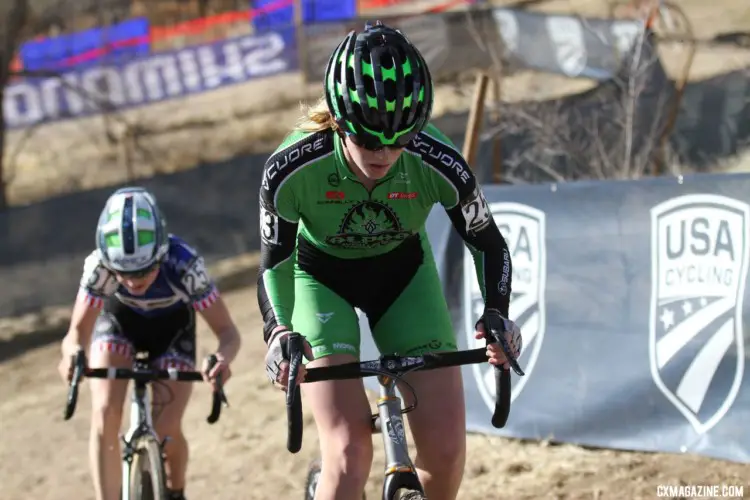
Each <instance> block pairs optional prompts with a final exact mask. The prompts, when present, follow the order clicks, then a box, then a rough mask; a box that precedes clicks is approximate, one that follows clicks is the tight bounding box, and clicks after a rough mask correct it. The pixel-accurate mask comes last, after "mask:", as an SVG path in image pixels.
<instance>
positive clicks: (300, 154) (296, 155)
mask: <svg viewBox="0 0 750 500" xmlns="http://www.w3.org/2000/svg"><path fill="white" fill-rule="evenodd" d="M330 154H333V151H332V149H331V141H330V140H329V139H328V136H327V135H324V134H319V135H316V136H312V139H310V138H305V139H303V140H300V141H298V142H296V143H294V144H292V145H291V146H290V147H288V148H286V149H283V150H281V151H279V152H277V153H276V154H274V155H273V156H271V158H269V160H268V162H267V163H266V168H265V171H264V173H263V181H262V183H261V185H262V186H263V189H265V190H271V186H272V185H273V189H276V186H279V185H280V184H281V179H283V178H284V177H286V176H287V175H289V174H290V173H291V172H293V171H295V170H296V169H298V168H301V167H304V166H305V165H307V164H309V163H311V162H313V161H317V160H320V159H322V158H323V157H325V156H327V155H330Z"/></svg>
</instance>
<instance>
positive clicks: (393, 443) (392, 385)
mask: <svg viewBox="0 0 750 500" xmlns="http://www.w3.org/2000/svg"><path fill="white" fill-rule="evenodd" d="M378 383H379V392H380V397H379V398H378V416H377V417H376V418H373V420H372V431H373V434H375V433H378V432H379V433H381V434H382V435H383V448H384V450H385V480H384V481H383V500H392V499H393V498H396V492H397V491H398V490H399V489H402V488H405V489H412V490H417V491H419V492H421V493H422V494H424V489H423V488H422V484H421V483H420V482H419V478H418V477H417V472H416V470H415V468H414V463H413V462H412V461H411V458H410V457H409V450H408V447H407V441H406V430H405V429H404V421H403V417H402V416H401V398H400V397H399V396H398V395H397V394H396V380H395V379H393V378H391V377H386V376H383V375H380V376H378ZM383 422H385V432H383Z"/></svg>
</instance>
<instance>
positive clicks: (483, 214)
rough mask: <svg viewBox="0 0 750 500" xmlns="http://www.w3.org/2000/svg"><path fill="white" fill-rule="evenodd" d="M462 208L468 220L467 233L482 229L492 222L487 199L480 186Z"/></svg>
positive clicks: (465, 218)
mask: <svg viewBox="0 0 750 500" xmlns="http://www.w3.org/2000/svg"><path fill="white" fill-rule="evenodd" d="M461 210H462V212H463V214H464V220H465V221H466V232H467V233H472V232H477V231H480V230H482V229H484V227H486V226H487V224H489V223H490V217H492V215H491V214H490V209H489V207H488V206H487V201H486V200H485V199H484V195H483V194H482V191H481V190H479V188H478V187H477V188H476V189H474V193H473V194H472V196H471V197H470V198H469V199H468V200H467V201H465V202H464V204H463V206H462V207H461Z"/></svg>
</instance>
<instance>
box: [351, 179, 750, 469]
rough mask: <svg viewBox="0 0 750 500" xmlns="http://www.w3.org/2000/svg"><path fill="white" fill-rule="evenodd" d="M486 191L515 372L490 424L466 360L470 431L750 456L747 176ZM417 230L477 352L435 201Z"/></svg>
mask: <svg viewBox="0 0 750 500" xmlns="http://www.w3.org/2000/svg"><path fill="white" fill-rule="evenodd" d="M484 190H485V191H484V192H485V197H486V199H487V202H488V204H489V206H490V209H491V211H492V214H493V215H494V217H495V220H496V221H497V224H498V226H499V228H500V230H501V232H502V233H503V234H504V236H505V238H506V240H507V243H508V246H509V247H510V251H511V253H512V258H513V282H512V283H513V285H512V299H511V308H510V313H511V316H512V319H513V320H514V321H516V322H517V323H518V324H519V325H520V326H521V329H522V331H523V337H524V349H523V353H522V354H521V358H520V364H521V367H522V368H523V369H524V370H525V372H526V375H525V376H524V377H518V376H516V375H515V374H514V375H513V376H512V379H513V386H512V392H511V397H512V401H513V406H512V409H511V413H510V418H509V420H508V423H507V425H506V427H505V428H504V429H495V428H493V427H492V426H491V424H490V417H491V415H492V410H493V407H494V390H495V387H494V378H493V375H492V372H491V369H490V368H489V367H488V366H482V365H475V366H471V367H465V368H464V371H463V374H464V385H465V388H466V393H467V417H468V418H467V425H468V429H469V430H470V431H478V432H482V433H488V434H498V435H503V436H512V437H518V438H530V439H551V440H555V441H561V442H572V443H579V444H584V445H590V446H598V447H604V448H615V449H630V450H645V451H666V452H690V453H697V454H702V455H707V456H712V457H717V458H723V459H728V460H734V461H739V462H750V436H749V435H748V434H747V432H745V431H744V430H745V428H746V425H747V422H748V421H750V370H748V371H746V370H745V364H746V363H745V362H746V358H747V352H746V349H747V344H748V340H749V339H750V329H749V328H748V326H749V325H750V300H747V299H746V295H747V287H746V284H747V281H748V271H749V269H748V259H749V257H750V248H749V247H748V235H750V194H748V193H750V175H747V174H736V175H696V176H686V177H684V178H683V179H681V180H678V179H675V178H661V179H654V180H638V181H620V182H616V181H607V182H578V183H570V184H559V185H555V186H554V189H552V188H551V186H550V185H528V186H499V185H493V186H485V188H484ZM428 233H429V236H430V240H431V243H432V245H433V248H434V251H435V253H436V259H437V262H438V265H439V268H440V272H441V279H442V282H443V285H444V291H445V294H446V297H447V299H448V302H449V304H450V306H451V309H452V312H453V315H454V324H455V327H456V332H457V337H458V340H459V346H460V347H461V348H473V347H477V346H478V345H477V344H476V343H475V342H476V341H475V340H474V336H473V325H474V322H475V321H476V319H477V318H478V317H479V315H480V314H481V311H482V307H483V303H482V299H481V296H480V294H479V287H478V285H477V282H476V277H475V275H474V265H473V262H472V261H471V256H470V255H469V253H468V250H467V249H466V248H465V247H464V245H463V243H462V241H461V240H460V238H459V237H458V236H457V235H456V234H455V232H454V231H453V230H452V228H451V225H450V223H449V221H448V220H447V217H446V216H445V215H444V213H443V211H442V210H440V209H435V210H433V212H432V213H431V215H430V219H429V223H428ZM746 321H748V323H746ZM363 328H365V330H366V329H367V326H366V324H365V323H364V322H363ZM366 331H367V330H366ZM362 338H363V356H367V357H369V356H372V355H377V352H376V351H375V350H374V347H373V346H372V344H371V341H370V340H369V335H363V336H362Z"/></svg>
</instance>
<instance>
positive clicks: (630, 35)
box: [492, 9, 643, 80]
mask: <svg viewBox="0 0 750 500" xmlns="http://www.w3.org/2000/svg"><path fill="white" fill-rule="evenodd" d="M492 15H493V17H494V18H495V22H496V23H497V28H498V31H499V32H500V37H501V38H502V41H503V43H504V45H505V47H506V49H507V51H506V54H505V57H506V58H508V59H509V61H510V62H511V64H516V65H518V66H521V67H524V68H533V69H538V70H541V71H547V72H550V73H558V74H563V75H567V76H570V77H579V76H583V77H587V78H592V79H595V80H607V79H609V78H612V76H614V74H615V73H617V71H618V70H619V68H620V65H621V63H622V61H623V58H624V57H625V56H626V55H627V54H628V53H629V52H630V50H631V49H632V48H633V45H634V43H635V42H636V40H637V39H638V36H639V35H640V34H641V32H642V30H643V23H642V22H640V21H634V20H627V19H596V18H582V17H576V16H566V15H550V14H543V13H538V12H525V11H520V10H512V9H494V10H493V11H492Z"/></svg>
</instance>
